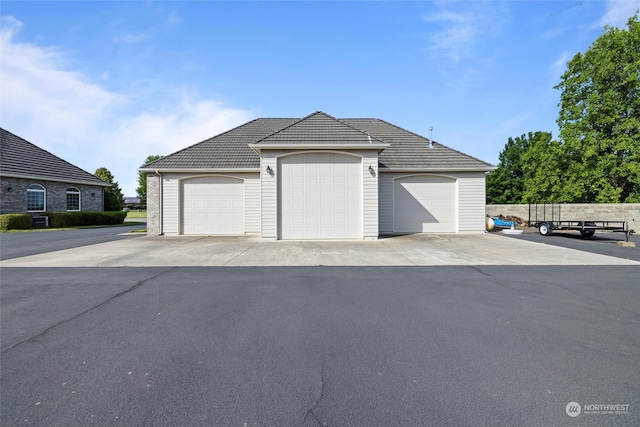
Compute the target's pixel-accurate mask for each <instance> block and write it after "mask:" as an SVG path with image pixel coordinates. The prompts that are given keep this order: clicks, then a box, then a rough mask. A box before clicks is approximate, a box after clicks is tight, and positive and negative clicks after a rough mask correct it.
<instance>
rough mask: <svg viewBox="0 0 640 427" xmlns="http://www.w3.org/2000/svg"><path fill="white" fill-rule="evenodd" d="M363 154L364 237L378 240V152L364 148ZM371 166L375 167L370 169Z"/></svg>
mask: <svg viewBox="0 0 640 427" xmlns="http://www.w3.org/2000/svg"><path fill="white" fill-rule="evenodd" d="M359 154H361V155H362V176H363V177H364V178H363V181H362V216H363V218H362V238H363V239H365V240H376V239H377V238H378V236H379V234H380V232H379V231H378V215H379V213H378V182H379V181H378V178H379V176H378V152H377V151H370V150H363V151H361V152H359ZM369 166H371V168H372V169H373V170H372V171H369Z"/></svg>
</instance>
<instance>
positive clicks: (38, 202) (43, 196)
mask: <svg viewBox="0 0 640 427" xmlns="http://www.w3.org/2000/svg"><path fill="white" fill-rule="evenodd" d="M46 201H47V190H45V188H44V187H43V186H42V185H39V184H31V185H30V186H29V187H27V211H30V212H43V211H45V210H46V209H47V203H46Z"/></svg>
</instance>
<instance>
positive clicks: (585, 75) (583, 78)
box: [549, 13, 640, 203]
mask: <svg viewBox="0 0 640 427" xmlns="http://www.w3.org/2000/svg"><path fill="white" fill-rule="evenodd" d="M627 26H628V28H627V29H618V28H611V27H605V28H604V31H603V33H602V35H600V37H598V38H597V39H596V40H595V42H594V43H593V44H592V45H591V46H590V47H589V49H588V50H587V51H586V52H585V53H584V54H581V53H578V54H576V55H575V56H574V57H573V59H571V61H569V62H568V63H567V70H566V72H565V73H564V74H563V75H562V77H561V82H560V84H558V85H557V86H556V89H559V90H561V91H562V95H561V97H560V103H559V107H560V113H559V116H558V125H559V127H560V139H561V141H562V145H561V147H560V153H558V154H559V155H562V156H563V165H562V166H563V167H566V169H564V170H563V169H561V170H560V171H559V172H562V175H563V178H564V182H563V186H561V187H556V186H555V184H554V185H552V186H551V188H549V191H550V192H551V194H552V195H553V196H555V197H556V200H555V201H568V202H609V203H617V202H639V201H640V21H639V20H638V14H637V13H636V15H635V16H634V17H632V18H631V19H629V21H628V23H627Z"/></svg>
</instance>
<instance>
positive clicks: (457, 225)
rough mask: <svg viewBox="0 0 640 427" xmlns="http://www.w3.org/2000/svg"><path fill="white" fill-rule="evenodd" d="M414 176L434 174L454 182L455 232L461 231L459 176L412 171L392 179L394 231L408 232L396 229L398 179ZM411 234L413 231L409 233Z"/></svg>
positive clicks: (394, 232) (392, 222)
mask: <svg viewBox="0 0 640 427" xmlns="http://www.w3.org/2000/svg"><path fill="white" fill-rule="evenodd" d="M449 172H451V170H449ZM414 176H434V177H441V178H445V179H449V180H451V181H453V182H452V184H453V185H454V188H455V194H454V202H455V212H453V215H454V219H455V221H454V228H455V229H454V231H453V233H459V232H460V224H459V211H460V208H459V205H460V197H459V191H458V184H459V178H458V177H456V176H452V175H443V174H435V173H412V174H407V175H399V176H396V177H394V178H393V180H392V185H391V208H392V209H391V226H392V233H393V234H407V233H404V232H399V231H396V181H397V180H399V179H405V178H411V177H414ZM409 234H411V233H409Z"/></svg>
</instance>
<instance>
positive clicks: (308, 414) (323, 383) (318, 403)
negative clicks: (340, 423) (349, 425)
mask: <svg viewBox="0 0 640 427" xmlns="http://www.w3.org/2000/svg"><path fill="white" fill-rule="evenodd" d="M320 381H321V383H322V385H321V387H320V397H318V399H316V402H315V403H314V404H313V406H312V407H311V408H309V410H308V411H307V412H306V413H305V414H304V419H303V420H302V424H300V425H304V423H306V422H307V418H309V416H311V417H313V419H314V420H316V423H318V425H319V426H324V425H326V424H323V423H322V422H321V421H320V420H319V419H318V416H317V415H316V414H315V412H313V411H315V410H316V409H318V406H319V405H320V402H321V401H322V399H323V398H324V388H325V386H326V382H325V380H324V363H323V364H322V370H321V371H320Z"/></svg>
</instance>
